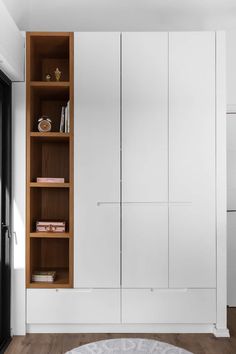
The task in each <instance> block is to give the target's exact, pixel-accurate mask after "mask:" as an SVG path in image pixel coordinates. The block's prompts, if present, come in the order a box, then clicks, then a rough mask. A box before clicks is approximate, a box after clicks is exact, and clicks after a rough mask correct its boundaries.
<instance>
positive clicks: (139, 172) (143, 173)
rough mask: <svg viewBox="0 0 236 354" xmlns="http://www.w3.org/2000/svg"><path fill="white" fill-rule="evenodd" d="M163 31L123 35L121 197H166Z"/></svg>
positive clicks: (165, 45)
mask: <svg viewBox="0 0 236 354" xmlns="http://www.w3.org/2000/svg"><path fill="white" fill-rule="evenodd" d="M167 95H168V37H167V33H124V34H123V35H122V117H123V120H122V126H123V129H122V151H123V154H122V159H123V170H122V181H123V183H122V185H123V187H122V188H123V201H125V202H129V201H137V202H147V201H166V200H167V198H168V197H167V196H168V99H167V97H168V96H167Z"/></svg>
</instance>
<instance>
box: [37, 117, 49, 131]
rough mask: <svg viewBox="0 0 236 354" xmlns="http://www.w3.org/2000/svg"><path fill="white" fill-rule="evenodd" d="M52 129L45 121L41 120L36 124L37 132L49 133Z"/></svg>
mask: <svg viewBox="0 0 236 354" xmlns="http://www.w3.org/2000/svg"><path fill="white" fill-rule="evenodd" d="M51 129H52V125H51V123H50V122H49V121H48V120H47V119H43V120H41V121H40V122H39V124H38V130H39V131H40V132H50V130H51Z"/></svg>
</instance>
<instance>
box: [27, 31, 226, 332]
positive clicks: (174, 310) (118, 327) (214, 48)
mask: <svg viewBox="0 0 236 354" xmlns="http://www.w3.org/2000/svg"><path fill="white" fill-rule="evenodd" d="M74 44H75V53H74V54H75V56H74V64H75V117H74V121H75V147H74V148H75V149H74V150H75V215H74V219H75V245H74V251H75V253H74V260H75V263H74V289H64V290H62V289H58V290H53V289H47V290H46V289H30V290H27V324H28V331H29V332H37V331H41V332H42V331H52V330H53V331H54V332H55V331H69V332H71V331H81V332H86V331H97V332H99V331H100V332H101V331H110V332H115V331H119V332H121V331H128V332H129V331H136V332H139V331H141V332H144V331H148V332H149V331H152V332H172V331H174V332H176V331H177V332H178V331H179V332H181V331H184V332H214V333H215V334H216V335H218V336H220V335H222V336H227V335H228V331H227V328H226V276H225V272H226V236H225V232H226V197H225V195H226V192H225V186H226V182H225V149H226V147H225V96H224V95H225V93H224V35H223V34H222V33H221V32H217V33H215V32H170V33H167V32H152V33H150V32H145V33H138V32H136V33H131V32H130V33H122V34H120V33H91V32H90V33H76V34H75V43H74ZM39 299H40V301H38V300H39ZM36 303H37V306H36ZM45 309H46V310H45Z"/></svg>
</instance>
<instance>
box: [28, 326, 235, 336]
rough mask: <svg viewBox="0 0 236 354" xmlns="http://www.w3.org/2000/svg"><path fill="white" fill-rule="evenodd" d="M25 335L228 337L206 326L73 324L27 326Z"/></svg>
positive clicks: (226, 332) (224, 332) (223, 331)
mask: <svg viewBox="0 0 236 354" xmlns="http://www.w3.org/2000/svg"><path fill="white" fill-rule="evenodd" d="M26 331H27V333H213V334H214V335H215V337H229V336H230V335H229V331H228V329H227V328H225V329H216V328H215V326H214V325H206V324H197V325H195V324H189V325H180V324H160V325H154V324H153V325H143V324H137V325H134V324H131V325H92V324H91V325H74V324H27V327H26Z"/></svg>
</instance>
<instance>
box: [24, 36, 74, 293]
mask: <svg viewBox="0 0 236 354" xmlns="http://www.w3.org/2000/svg"><path fill="white" fill-rule="evenodd" d="M56 68H59V70H61V72H62V76H61V79H60V81H55V77H54V71H55V69H56ZM47 74H50V75H51V77H52V81H46V80H45V78H46V75H47ZM68 101H70V118H69V119H70V132H69V133H62V132H59V127H60V118H61V117H60V115H61V108H62V106H66V104H67V102H68ZM42 115H46V116H48V117H49V118H51V119H52V131H50V132H39V131H38V130H37V126H38V123H37V122H38V119H39V118H40V117H41V116H42ZM73 120H74V35H73V33H72V32H58V33H56V32H28V33H27V34H26V132H27V133H26V161H27V163H26V205H27V207H26V287H27V288H60V287H61V288H71V287H73V254H74V251H73V247H74V245H73V238H74V234H73V232H74V225H73V224H74V218H73V198H74V181H73V175H74V173H73V164H74V159H73V146H74V142H73V138H74V134H73V129H74V124H73ZM37 177H49V178H50V177H51V178H52V177H55V178H57V177H60V178H64V180H65V183H37V182H34V181H36V178H37ZM38 220H41V221H43V220H45V221H47V220H52V221H53V220H55V221H65V222H66V230H69V232H68V231H66V232H64V233H59V232H58V233H49V232H35V230H36V221H38ZM39 270H46V271H49V270H55V271H56V279H55V281H54V282H53V283H47V282H43V283H41V282H32V274H33V272H35V271H39Z"/></svg>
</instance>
